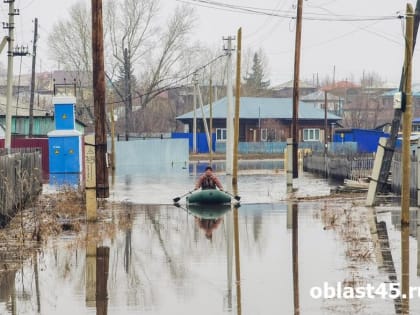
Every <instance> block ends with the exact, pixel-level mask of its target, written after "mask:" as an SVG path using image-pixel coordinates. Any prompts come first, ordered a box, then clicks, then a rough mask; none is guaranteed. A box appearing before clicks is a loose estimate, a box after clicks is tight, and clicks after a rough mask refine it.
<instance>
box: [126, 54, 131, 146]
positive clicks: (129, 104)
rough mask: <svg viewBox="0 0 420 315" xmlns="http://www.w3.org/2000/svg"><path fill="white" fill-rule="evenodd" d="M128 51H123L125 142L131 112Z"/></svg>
mask: <svg viewBox="0 0 420 315" xmlns="http://www.w3.org/2000/svg"><path fill="white" fill-rule="evenodd" d="M128 53H129V52H128V49H127V48H125V49H124V72H125V73H124V86H125V98H124V99H125V102H124V103H125V141H128V138H129V136H128V133H129V131H130V126H131V123H130V121H131V120H130V117H131V112H132V110H133V106H132V103H131V66H130V58H129V56H128Z"/></svg>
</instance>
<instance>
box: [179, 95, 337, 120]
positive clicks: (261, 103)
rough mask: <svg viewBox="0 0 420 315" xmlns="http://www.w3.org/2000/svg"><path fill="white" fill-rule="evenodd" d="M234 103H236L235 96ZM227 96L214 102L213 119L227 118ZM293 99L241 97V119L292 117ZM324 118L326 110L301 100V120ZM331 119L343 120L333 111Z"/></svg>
mask: <svg viewBox="0 0 420 315" xmlns="http://www.w3.org/2000/svg"><path fill="white" fill-rule="evenodd" d="M233 103H234V104H235V98H234V101H233ZM226 108H227V98H226V97H224V98H222V99H220V100H218V101H216V102H214V103H213V113H212V116H213V119H218V118H219V119H225V118H226V114H227V110H226ZM203 109H204V116H205V117H206V118H209V117H210V106H209V105H205V106H204V107H203ZM196 117H197V119H201V118H202V113H201V108H198V109H197V110H196ZM292 117H293V100H292V99H291V98H263V97H241V100H240V111H239V118H241V119H258V118H261V119H267V118H280V119H292ZM192 118H193V111H190V112H188V113H185V114H183V115H180V116H178V117H176V119H179V120H183V119H192ZM305 119H306V120H311V119H324V110H322V109H319V108H315V107H314V106H313V105H312V104H307V103H304V102H299V120H305ZM327 119H329V120H341V117H339V116H336V115H334V114H332V113H328V114H327Z"/></svg>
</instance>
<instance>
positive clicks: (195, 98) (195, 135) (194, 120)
mask: <svg viewBox="0 0 420 315" xmlns="http://www.w3.org/2000/svg"><path fill="white" fill-rule="evenodd" d="M196 82H197V73H194V76H193V84H194V93H193V106H194V108H193V115H194V117H193V153H197V90H196Z"/></svg>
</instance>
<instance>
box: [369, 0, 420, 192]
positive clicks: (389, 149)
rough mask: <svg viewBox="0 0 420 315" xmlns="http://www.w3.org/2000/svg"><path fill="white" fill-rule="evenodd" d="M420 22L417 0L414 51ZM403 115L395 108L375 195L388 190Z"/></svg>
mask: <svg viewBox="0 0 420 315" xmlns="http://www.w3.org/2000/svg"><path fill="white" fill-rule="evenodd" d="M419 24H420V0H417V2H416V9H415V13H414V29H413V37H412V41H413V49H412V52H413V51H414V48H415V47H416V39H417V32H418V29H419ZM406 41H407V38H406ZM404 71H405V69H404V68H403V71H402V74H401V79H400V87H399V91H402V90H403V86H404V82H405V72H404ZM401 116H402V110H401V108H396V109H394V118H393V120H392V124H391V134H390V136H389V138H388V141H387V144H386V147H385V152H384V157H383V161H382V164H381V168H380V172H379V178H378V185H377V189H376V191H375V195H376V193H377V192H378V191H379V192H385V191H386V184H387V180H388V176H389V170H390V169H391V162H392V157H393V155H394V150H395V145H396V142H397V138H398V132H399V130H400V123H401Z"/></svg>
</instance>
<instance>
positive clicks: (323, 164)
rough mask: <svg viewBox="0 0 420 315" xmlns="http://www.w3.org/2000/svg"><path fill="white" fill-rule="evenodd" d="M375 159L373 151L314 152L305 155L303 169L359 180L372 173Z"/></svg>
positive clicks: (333, 176) (323, 174) (329, 175)
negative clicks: (352, 152) (342, 153)
mask: <svg viewBox="0 0 420 315" xmlns="http://www.w3.org/2000/svg"><path fill="white" fill-rule="evenodd" d="M374 161H375V156H374V155H373V154H371V153H360V154H347V155H341V154H340V155H330V154H328V155H327V156H324V154H323V153H317V152H314V153H311V154H307V155H305V156H304V157H303V170H304V171H307V172H313V173H318V174H321V175H322V176H325V177H331V178H337V179H344V178H347V179H351V180H358V179H360V178H367V177H369V176H370V175H371V173H372V168H373V163H374Z"/></svg>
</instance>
